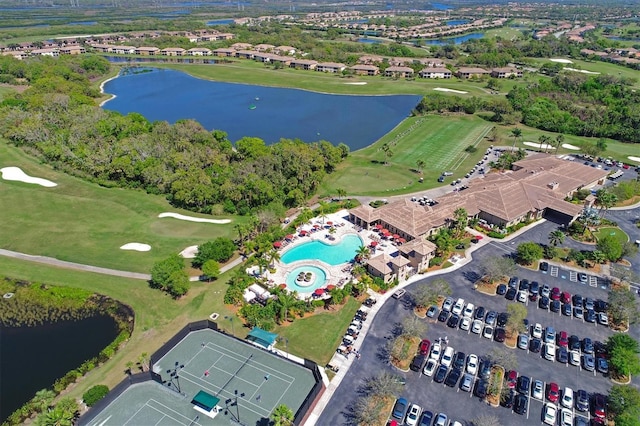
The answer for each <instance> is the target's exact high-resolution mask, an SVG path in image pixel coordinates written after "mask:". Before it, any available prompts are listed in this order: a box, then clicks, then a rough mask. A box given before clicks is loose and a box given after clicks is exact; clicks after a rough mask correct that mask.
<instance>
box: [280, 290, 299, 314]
mask: <svg viewBox="0 0 640 426" xmlns="http://www.w3.org/2000/svg"><path fill="white" fill-rule="evenodd" d="M275 302H276V307H277V309H278V318H279V319H280V320H281V321H288V319H289V318H288V316H289V310H290V309H291V308H292V307H293V306H295V305H296V303H298V299H297V298H296V297H295V296H294V295H293V294H291V293H289V292H288V291H285V290H283V291H281V292H280V293H279V294H278V298H277V299H276V300H275Z"/></svg>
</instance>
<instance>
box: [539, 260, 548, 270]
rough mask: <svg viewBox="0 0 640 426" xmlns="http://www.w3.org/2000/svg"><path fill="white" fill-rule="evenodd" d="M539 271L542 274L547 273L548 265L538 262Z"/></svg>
mask: <svg viewBox="0 0 640 426" xmlns="http://www.w3.org/2000/svg"><path fill="white" fill-rule="evenodd" d="M540 270H541V271H542V272H547V271H548V270H549V263H548V262H540Z"/></svg>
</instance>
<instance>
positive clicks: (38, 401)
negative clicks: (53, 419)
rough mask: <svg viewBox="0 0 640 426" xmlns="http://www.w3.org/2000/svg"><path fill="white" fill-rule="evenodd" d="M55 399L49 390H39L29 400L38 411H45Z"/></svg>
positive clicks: (54, 395) (54, 394) (52, 392)
mask: <svg viewBox="0 0 640 426" xmlns="http://www.w3.org/2000/svg"><path fill="white" fill-rule="evenodd" d="M55 397H56V393H55V392H54V391H52V390H51V389H40V390H39V391H38V392H36V395H35V396H34V397H33V399H32V400H31V403H32V404H33V406H34V407H36V408H37V409H38V410H39V411H44V410H46V409H47V408H48V407H49V405H51V403H52V402H53V399H54V398H55Z"/></svg>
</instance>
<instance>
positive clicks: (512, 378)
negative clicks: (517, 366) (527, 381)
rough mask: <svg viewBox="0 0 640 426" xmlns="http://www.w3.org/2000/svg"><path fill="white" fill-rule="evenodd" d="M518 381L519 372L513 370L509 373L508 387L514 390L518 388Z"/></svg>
mask: <svg viewBox="0 0 640 426" xmlns="http://www.w3.org/2000/svg"><path fill="white" fill-rule="evenodd" d="M517 381H518V372H517V371H516V370H511V371H509V373H507V386H509V388H511V389H514V388H515V387H516V383H517Z"/></svg>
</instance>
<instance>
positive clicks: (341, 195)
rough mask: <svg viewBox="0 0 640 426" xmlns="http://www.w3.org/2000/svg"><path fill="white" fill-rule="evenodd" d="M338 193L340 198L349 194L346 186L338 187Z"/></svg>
mask: <svg viewBox="0 0 640 426" xmlns="http://www.w3.org/2000/svg"><path fill="white" fill-rule="evenodd" d="M336 194H338V198H340V199H342V198H344V197H346V196H347V191H345V190H344V188H336Z"/></svg>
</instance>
